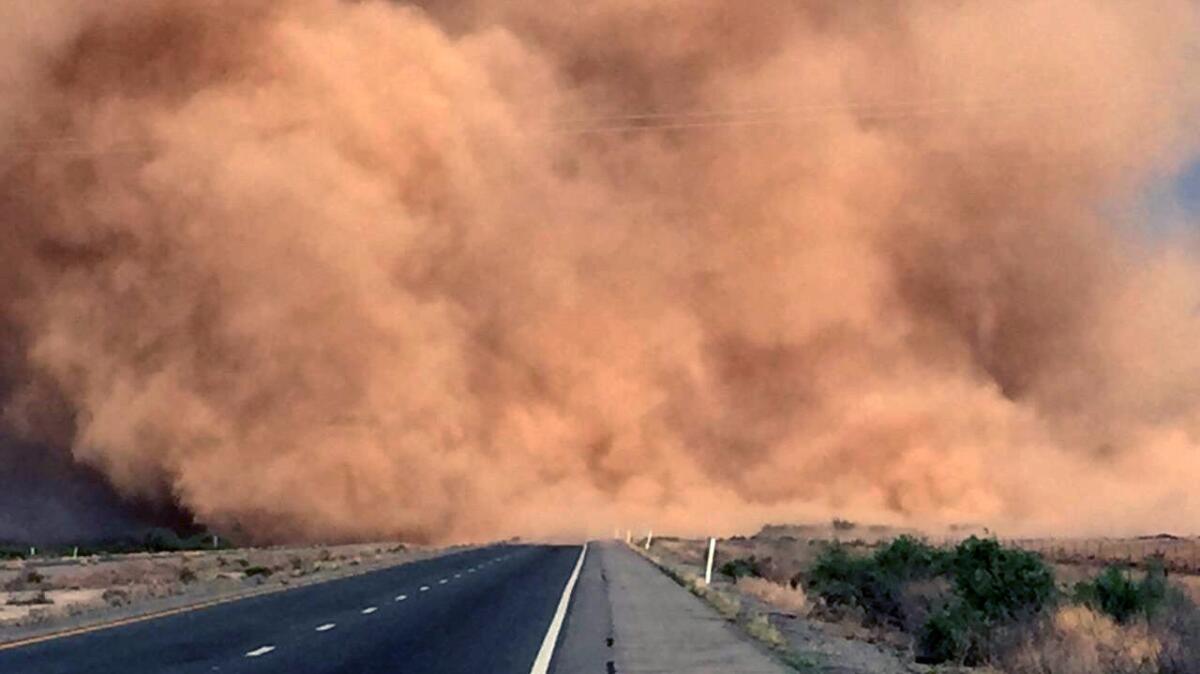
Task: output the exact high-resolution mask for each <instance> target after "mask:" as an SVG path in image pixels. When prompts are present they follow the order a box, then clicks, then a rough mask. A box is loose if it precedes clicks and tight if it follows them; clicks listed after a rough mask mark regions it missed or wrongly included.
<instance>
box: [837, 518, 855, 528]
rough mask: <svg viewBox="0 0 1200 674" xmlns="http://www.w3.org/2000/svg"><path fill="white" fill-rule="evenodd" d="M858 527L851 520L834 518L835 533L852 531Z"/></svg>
mask: <svg viewBox="0 0 1200 674" xmlns="http://www.w3.org/2000/svg"><path fill="white" fill-rule="evenodd" d="M857 526H858V525H857V524H855V523H854V522H851V521H850V520H844V519H841V518H838V517H835V518H833V528H834V530H835V531H850V530H852V529H854V528H855V527H857Z"/></svg>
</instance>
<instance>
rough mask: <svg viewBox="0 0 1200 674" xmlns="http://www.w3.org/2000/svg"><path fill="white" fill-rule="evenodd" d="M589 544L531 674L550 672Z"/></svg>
mask: <svg viewBox="0 0 1200 674" xmlns="http://www.w3.org/2000/svg"><path fill="white" fill-rule="evenodd" d="M587 549H588V546H587V543H584V544H583V549H582V550H580V551H579V561H577V562H575V570H574V571H572V572H571V577H570V578H568V579H567V586H566V587H564V588H563V594H562V599H559V600H558V609H556V610H555V611H554V618H553V619H551V620H550V629H548V630H546V638H545V639H543V640H542V647H541V649H539V650H538V654H537V658H535V659H534V661H533V669H530V670H529V674H547V673H548V672H549V671H550V659H551V658H553V657H554V646H555V644H557V643H558V633H559V632H560V631H562V626H563V620H564V619H565V618H566V617H567V607H568V606H570V605H571V593H572V592H574V591H575V583H576V581H578V580H579V572H580V571H581V570H582V569H583V558H584V557H585V556H587Z"/></svg>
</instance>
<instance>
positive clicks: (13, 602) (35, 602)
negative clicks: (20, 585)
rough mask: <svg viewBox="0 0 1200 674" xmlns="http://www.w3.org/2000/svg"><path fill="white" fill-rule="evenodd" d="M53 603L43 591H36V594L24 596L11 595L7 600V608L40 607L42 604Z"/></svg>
mask: <svg viewBox="0 0 1200 674" xmlns="http://www.w3.org/2000/svg"><path fill="white" fill-rule="evenodd" d="M53 603H54V600H53V599H51V598H50V597H47V596H46V592H45V591H44V590H38V591H37V592H33V593H29V594H24V595H13V596H11V597H9V599H8V605H9V606H41V605H44V604H53Z"/></svg>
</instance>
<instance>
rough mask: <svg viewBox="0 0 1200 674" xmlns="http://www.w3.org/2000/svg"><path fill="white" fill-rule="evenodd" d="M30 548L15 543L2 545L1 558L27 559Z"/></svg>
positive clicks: (0, 547) (0, 549) (0, 546)
mask: <svg viewBox="0 0 1200 674" xmlns="http://www.w3.org/2000/svg"><path fill="white" fill-rule="evenodd" d="M28 552H29V548H26V547H19V546H15V545H0V559H25V555H26V554H27V553H28Z"/></svg>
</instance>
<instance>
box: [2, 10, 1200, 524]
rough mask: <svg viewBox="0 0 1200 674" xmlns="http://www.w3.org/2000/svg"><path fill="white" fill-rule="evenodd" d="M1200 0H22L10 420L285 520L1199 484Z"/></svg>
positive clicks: (821, 505) (649, 515)
mask: <svg viewBox="0 0 1200 674" xmlns="http://www.w3.org/2000/svg"><path fill="white" fill-rule="evenodd" d="M1197 27H1198V22H1197V12H1196V7H1195V5H1194V4H1193V3H1189V2H1186V1H1184V0H1179V1H1170V0H1166V1H1163V2H1155V3H1129V2H1108V1H1104V0H1086V1H1085V0H1068V1H1064V2H1056V3H1040V2H1032V1H1024V2H1021V1H1018V2H1007V3H961V2H949V1H947V2H924V3H896V2H892V1H890V0H888V1H879V2H853V3H847V2H841V1H840V0H836V1H835V0H829V1H826V2H817V1H814V2H803V3H791V2H786V3H785V2H758V3H748V4H747V3H729V2H724V1H718V0H697V1H696V2H690V3H683V4H670V3H665V4H664V3H659V2H652V1H650V0H608V1H605V2H597V3H585V4H583V5H579V4H578V3H553V2H552V3H546V2H532V1H530V2H525V1H515V2H508V3H485V2H478V3H473V2H469V1H461V2H436V3H434V2H430V3H428V4H427V5H426V6H424V7H420V6H413V5H405V4H398V3H384V2H372V1H366V2H353V3H351V2H336V1H334V0H237V1H234V0H227V1H220V0H209V1H206V2H192V1H190V0H188V1H185V0H114V1H111V2H104V3H98V2H94V1H93V0H41V1H40V2H36V3H8V4H5V5H3V6H0V147H2V148H3V151H2V152H0V220H2V222H0V227H2V230H0V231H2V237H3V238H0V246H2V247H0V332H2V333H3V335H4V340H3V341H4V347H3V357H2V359H0V380H2V381H3V382H4V386H3V387H2V394H3V399H2V405H3V427H4V432H5V433H7V434H9V435H12V436H16V437H21V438H23V439H24V440H25V444H22V445H20V446H19V448H18V451H16V452H11V451H10V452H7V453H6V454H5V455H4V458H5V461H8V462H11V461H25V460H29V456H30V455H32V454H36V453H39V452H45V451H47V450H46V449H45V448H46V447H61V448H70V452H71V455H72V456H73V459H74V461H75V462H76V463H78V464H80V465H82V466H87V467H89V468H90V469H92V470H95V471H97V472H98V473H99V474H101V475H103V476H104V478H105V480H106V481H107V483H108V484H109V485H111V487H112V488H113V489H114V490H115V491H116V492H117V493H119V494H120V495H122V497H123V498H125V499H130V500H133V501H138V500H140V501H144V502H150V503H165V504H171V503H175V504H178V505H179V506H180V507H182V508H185V509H186V510H187V511H189V512H190V513H192V514H193V515H194V516H195V518H196V519H197V521H198V522H199V523H201V524H203V525H207V526H212V527H215V528H217V529H221V528H229V527H234V526H238V527H241V528H244V530H245V531H247V532H249V533H250V534H251V535H252V536H256V537H258V538H259V539H262V540H282V539H325V540H331V539H353V538H365V537H382V536H403V537H408V538H412V539H418V540H438V541H442V540H461V539H470V538H480V537H494V536H501V535H510V534H524V535H558V534H579V533H583V532H584V531H585V530H587V531H591V532H593V533H597V532H600V531H611V529H610V528H609V527H612V526H635V525H653V526H655V527H656V528H658V529H660V530H671V531H677V532H680V533H698V532H701V531H710V530H719V531H720V530H723V531H728V530H732V529H748V528H752V527H754V526H756V525H757V524H760V523H762V522H764V521H769V520H775V521H779V520H795V519H803V518H809V517H827V516H829V515H831V514H834V513H836V514H840V515H842V516H846V517H853V518H863V519H867V518H869V519H874V520H888V521H904V522H908V523H921V524H936V523H945V522H955V521H972V522H986V523H990V524H992V525H994V526H1000V527H1001V528H1007V529H1008V530H1010V531H1017V530H1029V531H1032V530H1040V531H1047V530H1053V531H1063V532H1078V533H1083V532H1088V531H1098V530H1104V531H1121V530H1129V529H1137V528H1142V527H1152V528H1154V529H1155V530H1162V529H1170V528H1178V529H1187V528H1189V527H1191V528H1194V526H1195V522H1196V521H1198V517H1200V500H1197V499H1196V498H1195V497H1194V496H1189V492H1192V493H1194V485H1195V484H1197V483H1198V482H1200V457H1198V455H1197V447H1198V438H1197V433H1198V432H1200V384H1198V383H1197V382H1200V355H1198V354H1200V351H1198V350H1197V349H1196V346H1195V345H1196V344H1197V343H1200V339H1198V338H1200V325H1198V320H1197V313H1196V308H1197V305H1198V303H1197V300H1198V299H1200V298H1198V294H1200V283H1198V281H1200V266H1198V265H1197V261H1196V256H1195V245H1194V242H1192V241H1190V240H1189V241H1178V240H1172V241H1162V240H1157V241H1151V240H1149V239H1146V238H1144V237H1143V236H1141V235H1140V234H1139V233H1138V232H1140V231H1144V227H1143V226H1142V223H1139V222H1138V221H1137V215H1136V214H1137V209H1136V208H1135V205H1136V202H1137V199H1138V197H1139V195H1140V194H1141V193H1142V192H1143V190H1144V189H1145V188H1146V187H1147V186H1148V185H1149V184H1151V183H1152V182H1154V181H1156V180H1159V179H1161V178H1162V177H1163V176H1166V175H1169V174H1171V173H1172V172H1173V171H1175V170H1177V168H1178V166H1179V164H1180V163H1181V162H1183V161H1185V160H1187V159H1188V158H1189V157H1190V156H1192V155H1193V154H1194V152H1195V151H1196V149H1197V143H1196V141H1197V132H1196V129H1197V126H1196V123H1195V122H1196V115H1195V112H1196V103H1197V98H1196V91H1195V88H1194V86H1193V83H1194V82H1196V81H1200V80H1198V79H1197V75H1198V74H1200V73H1197V65H1196V64H1197V60H1196V56H1197V45H1196V42H1195V36H1196V35H1197V34H1198V32H1197V30H1196V29H1197ZM64 470H65V469H64ZM68 472H69V471H68Z"/></svg>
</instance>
